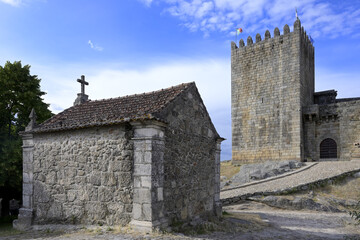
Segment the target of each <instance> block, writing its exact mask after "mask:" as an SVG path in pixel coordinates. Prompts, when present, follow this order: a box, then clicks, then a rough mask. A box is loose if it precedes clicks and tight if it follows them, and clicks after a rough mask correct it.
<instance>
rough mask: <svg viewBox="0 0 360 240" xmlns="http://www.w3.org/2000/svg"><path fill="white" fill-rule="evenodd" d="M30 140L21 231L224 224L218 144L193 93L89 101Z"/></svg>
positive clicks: (30, 131)
mask: <svg viewBox="0 0 360 240" xmlns="http://www.w3.org/2000/svg"><path fill="white" fill-rule="evenodd" d="M34 122H35V120H34V119H33V120H32V122H31V124H29V127H28V128H27V129H26V131H25V132H24V133H22V134H23V140H24V146H23V148H24V173H23V175H24V191H23V207H22V208H21V209H20V216H19V220H18V221H15V222H14V226H15V227H17V228H20V229H24V228H27V227H29V226H31V225H32V224H49V223H70V224H109V225H114V224H122V225H124V224H128V223H130V225H132V226H134V227H135V228H139V229H145V230H149V229H153V228H156V227H160V228H161V227H167V226H168V225H171V223H172V222H173V221H184V222H185V221H190V220H191V219H193V218H194V217H198V216H209V215H221V203H220V199H219V194H220V192H219V179H220V175H219V174H220V143H221V141H222V140H223V139H222V138H220V137H219V135H218V134H217V132H216V129H215V128H214V126H213V124H212V123H211V120H210V117H209V115H208V113H207V111H206V108H205V106H204V105H203V102H202V100H201V97H200V95H199V93H198V91H197V89H196V86H195V84H193V83H190V84H183V85H179V86H176V87H173V88H168V89H164V90H161V91H157V92H152V93H147V94H141V95H133V96H127V97H124V98H118V99H109V100H101V101H94V102H91V101H88V102H85V103H82V104H77V105H75V106H74V107H72V108H70V109H67V110H65V111H64V112H62V113H60V114H58V115H56V116H54V117H53V118H51V119H49V120H47V121H46V122H44V123H43V124H41V125H40V126H36V125H35V124H34Z"/></svg>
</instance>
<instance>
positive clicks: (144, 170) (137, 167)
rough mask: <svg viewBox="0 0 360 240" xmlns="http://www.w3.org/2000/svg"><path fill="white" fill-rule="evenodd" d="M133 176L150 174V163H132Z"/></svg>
mask: <svg viewBox="0 0 360 240" xmlns="http://www.w3.org/2000/svg"><path fill="white" fill-rule="evenodd" d="M134 176H151V164H134Z"/></svg>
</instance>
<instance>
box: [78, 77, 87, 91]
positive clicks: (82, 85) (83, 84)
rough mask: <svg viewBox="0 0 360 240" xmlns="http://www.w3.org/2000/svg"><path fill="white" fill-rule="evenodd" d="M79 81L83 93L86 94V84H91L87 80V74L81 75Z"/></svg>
mask: <svg viewBox="0 0 360 240" xmlns="http://www.w3.org/2000/svg"><path fill="white" fill-rule="evenodd" d="M77 81H78V82H79V83H81V94H83V95H85V85H89V83H88V82H86V81H85V76H84V75H81V79H78V80H77Z"/></svg>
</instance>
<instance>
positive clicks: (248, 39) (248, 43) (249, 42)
mask: <svg viewBox="0 0 360 240" xmlns="http://www.w3.org/2000/svg"><path fill="white" fill-rule="evenodd" d="M251 45H253V40H252V37H251V36H248V38H247V46H251Z"/></svg>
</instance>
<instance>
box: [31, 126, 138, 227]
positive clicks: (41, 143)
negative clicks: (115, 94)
mask: <svg viewBox="0 0 360 240" xmlns="http://www.w3.org/2000/svg"><path fill="white" fill-rule="evenodd" d="M130 138H131V136H128V134H126V132H125V127H124V126H111V127H101V128H86V129H80V130H72V131H64V132H55V133H42V134H34V145H35V147H34V162H33V166H34V210H35V211H34V223H35V224H49V223H52V222H54V223H55V222H56V223H61V222H63V223H72V224H78V223H83V224H101V223H102V224H109V225H112V224H127V223H128V222H129V221H130V220H131V213H132V195H133V182H132V168H133V163H132V159H133V156H132V155H133V153H132V148H133V146H132V142H131V141H129V139H130Z"/></svg>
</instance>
